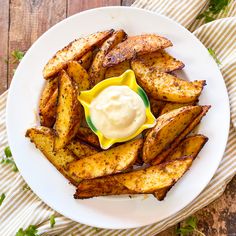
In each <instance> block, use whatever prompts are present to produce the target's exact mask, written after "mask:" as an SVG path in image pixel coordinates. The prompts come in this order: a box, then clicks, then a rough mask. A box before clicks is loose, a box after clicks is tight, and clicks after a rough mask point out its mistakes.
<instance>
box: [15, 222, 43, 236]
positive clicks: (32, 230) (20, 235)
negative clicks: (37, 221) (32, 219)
mask: <svg viewBox="0 0 236 236" xmlns="http://www.w3.org/2000/svg"><path fill="white" fill-rule="evenodd" d="M37 233H38V230H37V228H36V226H35V225H30V226H28V228H26V229H25V230H23V229H22V228H20V229H19V230H18V232H17V233H16V236H39V234H37Z"/></svg>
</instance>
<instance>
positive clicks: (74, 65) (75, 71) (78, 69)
mask: <svg viewBox="0 0 236 236" xmlns="http://www.w3.org/2000/svg"><path fill="white" fill-rule="evenodd" d="M66 71H67V73H68V75H69V76H70V77H71V78H72V79H73V80H74V81H75V82H76V83H77V87H78V90H79V91H83V90H88V89H90V87H91V83H90V79H89V75H88V73H87V71H86V70H85V69H84V68H83V67H82V65H80V63H78V62H77V61H70V62H68V67H67V70H66Z"/></svg>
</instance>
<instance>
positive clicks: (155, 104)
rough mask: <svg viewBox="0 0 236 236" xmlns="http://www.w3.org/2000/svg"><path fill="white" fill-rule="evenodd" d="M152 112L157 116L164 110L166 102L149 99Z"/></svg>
mask: <svg viewBox="0 0 236 236" xmlns="http://www.w3.org/2000/svg"><path fill="white" fill-rule="evenodd" d="M149 102H150V106H151V111H152V114H153V115H154V116H155V117H156V118H157V117H158V116H159V114H160V112H161V111H162V108H163V107H164V106H165V104H166V102H163V101H158V100H155V99H153V98H150V99H149Z"/></svg>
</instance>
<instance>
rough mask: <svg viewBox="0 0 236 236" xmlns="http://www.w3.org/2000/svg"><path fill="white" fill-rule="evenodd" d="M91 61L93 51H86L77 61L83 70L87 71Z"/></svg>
mask: <svg viewBox="0 0 236 236" xmlns="http://www.w3.org/2000/svg"><path fill="white" fill-rule="evenodd" d="M92 61H93V51H88V52H87V53H86V54H84V55H83V56H82V57H81V58H80V59H79V60H78V62H79V64H80V65H81V66H82V67H83V68H84V69H85V70H88V69H89V67H90V66H91V64H92Z"/></svg>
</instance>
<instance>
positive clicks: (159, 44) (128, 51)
mask: <svg viewBox="0 0 236 236" xmlns="http://www.w3.org/2000/svg"><path fill="white" fill-rule="evenodd" d="M170 46H172V43H171V41H170V40H168V39H166V38H164V37H162V36H159V35H156V34H143V35H138V36H132V37H128V39H127V40H125V41H124V42H122V43H120V44H118V45H117V46H116V47H115V48H114V49H113V50H111V51H110V52H109V53H108V54H107V55H106V57H105V60H104V62H103V66H104V67H110V66H113V65H116V64H119V63H121V62H123V61H126V60H130V59H133V58H135V57H137V56H140V55H143V54H147V53H151V52H155V51H157V50H159V49H163V48H167V47H170Z"/></svg>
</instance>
